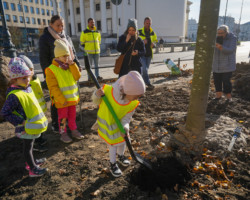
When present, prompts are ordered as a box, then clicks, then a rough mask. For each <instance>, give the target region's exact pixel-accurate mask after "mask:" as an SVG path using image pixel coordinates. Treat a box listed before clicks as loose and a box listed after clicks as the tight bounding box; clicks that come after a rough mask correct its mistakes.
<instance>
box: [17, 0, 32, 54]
mask: <svg viewBox="0 0 250 200" xmlns="http://www.w3.org/2000/svg"><path fill="white" fill-rule="evenodd" d="M19 5H20V6H21V8H22V12H23V23H24V28H25V31H26V43H27V50H28V51H30V45H29V35H28V30H27V26H26V19H25V15H24V9H23V1H22V0H19Z"/></svg>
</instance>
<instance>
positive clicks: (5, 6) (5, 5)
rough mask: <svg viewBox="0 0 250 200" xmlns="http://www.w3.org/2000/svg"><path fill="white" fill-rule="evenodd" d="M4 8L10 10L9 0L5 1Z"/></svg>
mask: <svg viewBox="0 0 250 200" xmlns="http://www.w3.org/2000/svg"><path fill="white" fill-rule="evenodd" d="M3 8H4V9H5V10H9V4H8V3H7V2H5V1H4V2H3Z"/></svg>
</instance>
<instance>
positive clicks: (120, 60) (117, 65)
mask: <svg viewBox="0 0 250 200" xmlns="http://www.w3.org/2000/svg"><path fill="white" fill-rule="evenodd" d="M135 43H136V41H135V42H134V44H133V45H131V46H130V47H129V48H128V50H127V51H126V52H125V53H124V54H121V55H120V56H119V57H118V58H117V59H116V60H115V68H114V73H115V74H119V73H120V71H121V68H122V63H123V60H124V57H125V55H126V53H127V52H128V51H129V50H130V49H131V47H132V48H133V49H134V46H135ZM133 49H132V51H133ZM131 57H132V56H131V55H130V60H129V65H130V63H131Z"/></svg>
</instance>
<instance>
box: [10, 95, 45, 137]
mask: <svg viewBox="0 0 250 200" xmlns="http://www.w3.org/2000/svg"><path fill="white" fill-rule="evenodd" d="M10 94H14V95H16V96H17V98H18V99H19V102H20V103H21V105H22V107H23V110H24V112H25V115H26V118H27V119H26V120H25V132H26V133H27V134H31V135H35V134H40V133H43V132H45V131H46V130H47V127H48V120H47V118H46V116H45V115H44V113H43V111H42V108H41V106H40V105H39V103H38V101H37V99H36V97H35V95H34V93H33V91H32V92H30V93H27V92H24V91H22V90H12V91H11V92H10V93H9V94H8V95H10ZM7 97H8V96H7ZM13 113H14V114H16V115H18V116H20V115H19V114H18V113H17V112H16V111H14V112H13ZM18 126H22V125H21V124H19V125H18Z"/></svg>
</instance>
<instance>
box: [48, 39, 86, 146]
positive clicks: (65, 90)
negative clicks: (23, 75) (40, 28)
mask: <svg viewBox="0 0 250 200" xmlns="http://www.w3.org/2000/svg"><path fill="white" fill-rule="evenodd" d="M54 44H55V48H54V54H55V58H54V59H53V61H52V64H51V65H50V66H49V67H48V68H46V70H45V74H46V82H47V85H48V88H49V92H50V98H51V102H52V104H55V106H56V108H57V112H58V122H59V124H61V123H63V124H64V125H63V127H64V128H62V130H60V132H61V137H60V140H61V141H62V142H64V143H70V142H72V139H71V138H70V137H69V135H68V134H67V130H66V126H65V123H66V120H68V126H69V128H70V130H71V134H72V137H74V138H76V139H83V136H82V135H81V133H80V132H79V131H78V130H77V126H76V105H77V104H78V102H79V93H78V87H77V82H76V81H78V80H79V79H80V77H81V73H80V71H79V68H78V67H77V65H76V63H75V62H73V61H72V60H71V59H70V56H69V55H70V51H69V47H68V46H67V44H66V43H65V42H64V41H63V40H61V39H57V40H56V41H55V43H54Z"/></svg>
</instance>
